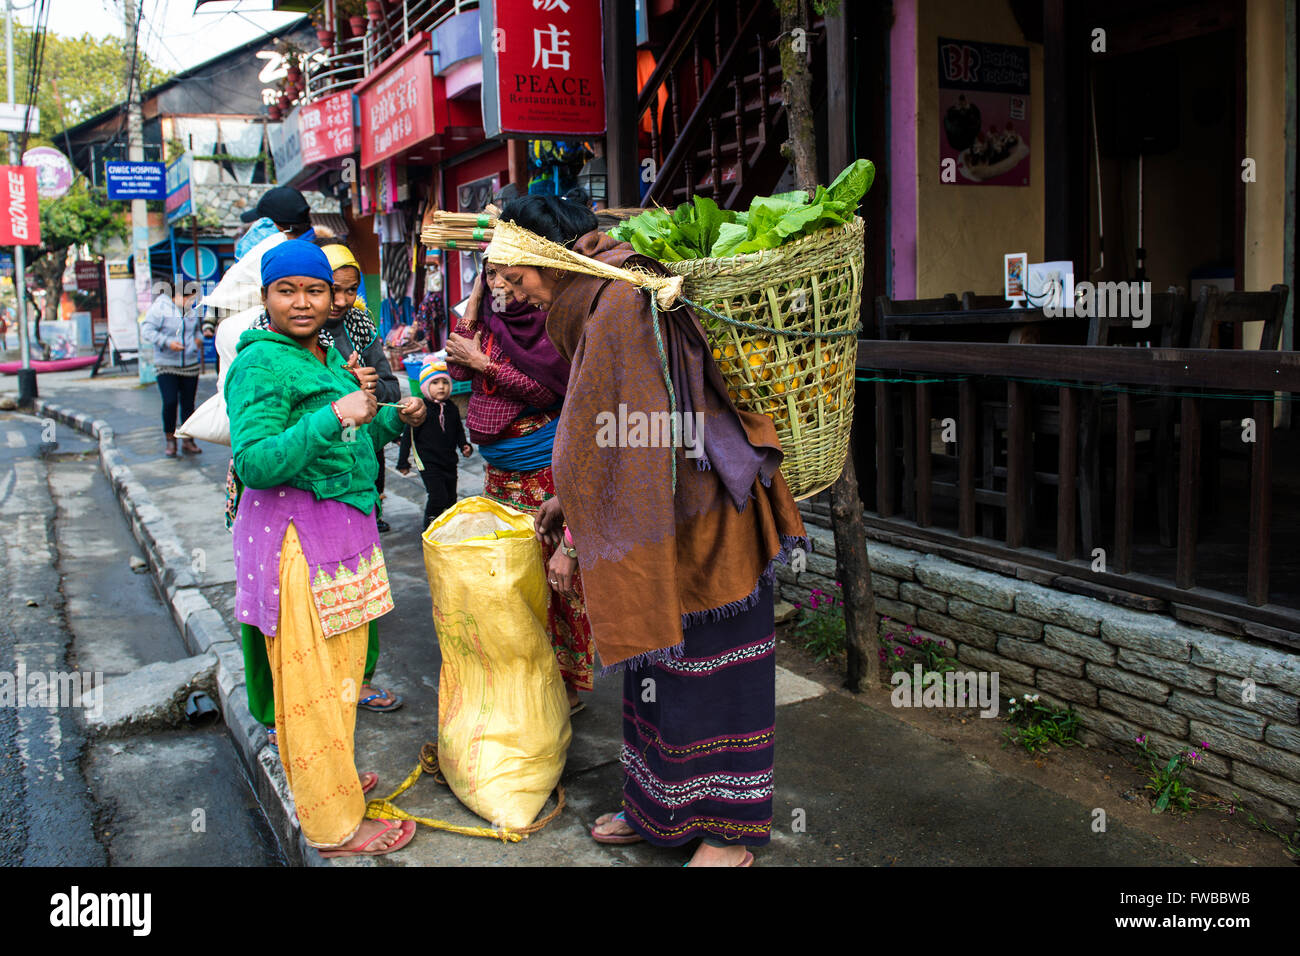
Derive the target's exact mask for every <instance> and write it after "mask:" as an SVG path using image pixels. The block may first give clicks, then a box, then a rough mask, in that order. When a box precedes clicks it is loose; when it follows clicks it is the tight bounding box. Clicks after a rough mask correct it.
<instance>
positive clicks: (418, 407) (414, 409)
mask: <svg viewBox="0 0 1300 956" xmlns="http://www.w3.org/2000/svg"><path fill="white" fill-rule="evenodd" d="M397 404H398V407H399V408H400V409H401V411H399V412H398V413H397V417H398V418H400V419H401V420H402V421H403V422H405V423H406V424H408V425H422V424H424V416H425V412H426V409H425V407H424V402H422V401H421V400H420V399H418V398H416V397H415V396H414V395H408V396H407V397H406V398H404V399H402V400H401V401H400V402H398V403H397Z"/></svg>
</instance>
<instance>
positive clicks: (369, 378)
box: [344, 352, 379, 392]
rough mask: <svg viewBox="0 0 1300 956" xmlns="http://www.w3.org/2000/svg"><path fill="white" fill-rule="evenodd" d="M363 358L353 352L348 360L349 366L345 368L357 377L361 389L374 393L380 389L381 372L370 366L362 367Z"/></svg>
mask: <svg viewBox="0 0 1300 956" xmlns="http://www.w3.org/2000/svg"><path fill="white" fill-rule="evenodd" d="M360 363H361V357H360V356H359V355H358V354H357V353H356V352H353V353H352V355H351V357H350V358H349V359H348V364H347V365H346V366H344V367H345V368H346V369H347V370H348V371H349V372H351V373H352V374H353V375H355V376H356V378H357V381H358V382H360V383H361V387H362V388H364V389H365V390H366V391H368V392H373V391H374V390H375V389H376V388H378V387H379V371H378V369H375V368H373V367H372V366H369V365H362V364H360Z"/></svg>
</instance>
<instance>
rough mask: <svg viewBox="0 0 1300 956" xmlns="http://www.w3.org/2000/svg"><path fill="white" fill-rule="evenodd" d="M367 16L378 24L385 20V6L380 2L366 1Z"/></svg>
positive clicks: (375, 0) (374, 0)
mask: <svg viewBox="0 0 1300 956" xmlns="http://www.w3.org/2000/svg"><path fill="white" fill-rule="evenodd" d="M366 16H368V17H369V18H370V19H371V20H373V21H374V22H375V23H378V22H379V21H380V20H382V19H383V18H384V5H383V4H382V3H380V2H379V0H366Z"/></svg>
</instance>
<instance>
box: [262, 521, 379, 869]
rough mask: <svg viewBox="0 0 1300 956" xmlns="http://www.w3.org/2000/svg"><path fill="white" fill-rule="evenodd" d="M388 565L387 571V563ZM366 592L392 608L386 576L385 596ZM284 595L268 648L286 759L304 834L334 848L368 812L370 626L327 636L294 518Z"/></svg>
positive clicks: (285, 555)
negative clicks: (364, 690) (362, 698)
mask: <svg viewBox="0 0 1300 956" xmlns="http://www.w3.org/2000/svg"><path fill="white" fill-rule="evenodd" d="M380 560H381V562H382V557H381V559H380ZM380 568H381V573H382V564H381V565H380ZM318 583H319V582H318ZM372 584H373V582H372ZM366 590H368V591H369V592H370V593H369V595H368V596H369V597H370V599H371V601H376V602H377V604H379V605H384V606H385V609H387V608H391V607H392V601H391V597H390V596H389V595H388V593H387V575H386V574H385V575H383V587H382V589H381V590H383V592H384V594H383V595H382V596H376V594H375V592H374V590H372V589H370V588H367V589H366ZM279 597H280V620H279V626H278V627H277V629H276V630H277V634H276V636H275V637H267V638H266V654H267V658H268V659H269V661H270V663H271V673H272V682H273V685H274V688H275V730H276V736H277V738H278V742H279V746H280V759H281V761H282V762H283V763H284V772H285V776H286V778H287V779H288V782H289V789H290V791H291V792H292V793H293V800H294V804H295V806H296V808H297V811H298V822H299V825H300V826H301V827H302V832H303V836H305V837H306V838H307V842H308V843H310V844H311V845H312V846H314V847H317V848H318V849H331V848H335V847H338V846H341V845H342V844H344V843H346V842H347V841H348V840H350V839H352V837H353V836H354V835H355V834H356V832H357V829H358V828H359V827H360V826H361V822H362V820H363V819H364V818H365V809H366V799H365V797H364V796H363V795H362V793H361V780H360V778H359V777H358V775H357V766H356V760H355V757H354V754H353V734H354V731H355V728H356V720H357V692H358V689H359V688H360V687H361V684H362V680H363V676H364V671H365V665H366V641H367V636H368V631H369V628H368V625H367V623H366V622H362V623H361V624H360V625H359V626H356V627H353V628H351V629H349V630H338V631H335V633H333V634H332V635H331V636H329V637H328V638H327V637H326V634H325V631H324V630H323V629H322V627H321V615H320V613H319V611H318V598H319V593H318V592H317V593H313V588H312V582H311V577H310V569H309V567H308V564H307V559H306V558H305V557H304V556H303V553H302V546H301V544H300V543H299V540H298V532H297V530H296V529H295V528H294V526H293V525H292V524H290V525H289V528H288V530H287V531H286V532H285V535H284V544H283V546H282V547H281V550H280V595H279ZM381 613H382V612H381ZM374 616H378V615H374ZM336 620H337V619H336ZM368 620H369V617H368V616H367V621H368ZM335 626H336V627H337V624H335Z"/></svg>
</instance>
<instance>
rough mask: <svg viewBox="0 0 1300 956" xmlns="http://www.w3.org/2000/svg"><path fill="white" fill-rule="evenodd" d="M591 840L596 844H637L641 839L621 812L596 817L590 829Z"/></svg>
mask: <svg viewBox="0 0 1300 956" xmlns="http://www.w3.org/2000/svg"><path fill="white" fill-rule="evenodd" d="M591 838H592V839H593V840H595V841H596V842H597V843H638V842H640V841H641V840H642V839H643V837H642V836H641V834H639V833H637V832H636V830H634V829H632V826H631V824H629V823H628V822H627V818H626V817H625V816H624V815H623V811H622V810H620V811H619V812H618V813H606V814H604V815H603V816H600V817H597V818H596V825H595V826H594V827H592V828H591Z"/></svg>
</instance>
